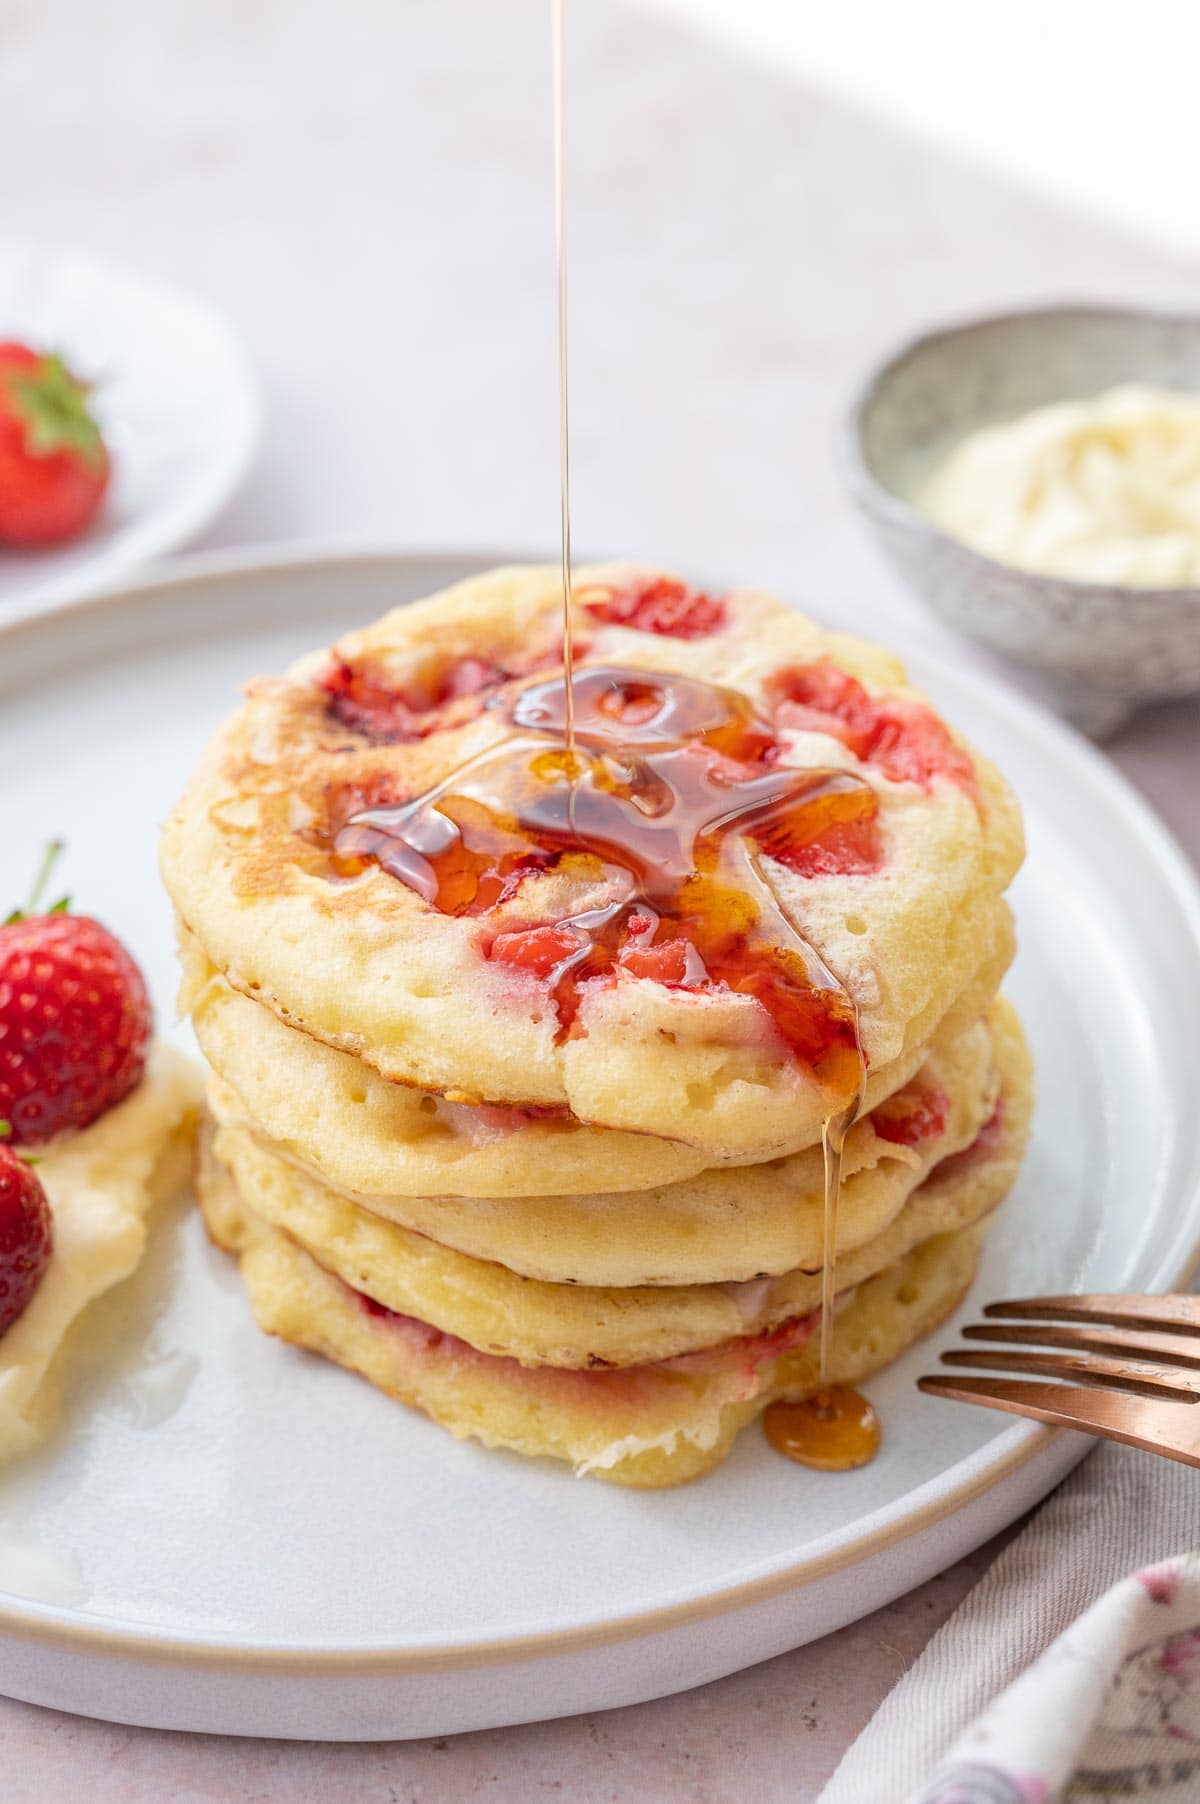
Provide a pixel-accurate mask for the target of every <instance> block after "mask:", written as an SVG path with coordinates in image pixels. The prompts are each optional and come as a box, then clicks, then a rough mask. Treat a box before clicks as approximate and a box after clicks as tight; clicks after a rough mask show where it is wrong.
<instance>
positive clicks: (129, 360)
mask: <svg viewBox="0 0 1200 1804" xmlns="http://www.w3.org/2000/svg"><path fill="white" fill-rule="evenodd" d="M5 338H20V339H28V340H29V341H30V342H31V343H33V344H34V345H36V346H38V347H40V348H44V349H47V350H55V351H60V352H61V353H62V354H63V356H64V357H65V358H66V360H67V362H68V363H69V364H70V365H71V367H72V368H73V369H74V370H75V371H76V373H77V374H78V375H79V376H81V377H83V378H84V379H85V380H87V381H89V382H92V383H94V384H95V392H94V395H93V402H94V405H95V409H96V413H97V416H98V418H99V420H100V424H101V427H102V429H103V432H104V436H105V439H106V441H107V443H108V446H109V449H110V451H111V452H112V458H113V480H112V484H111V487H110V489H109V492H108V494H107V496H106V497H105V502H104V508H103V511H102V513H101V514H100V516H99V518H98V519H97V520H96V523H95V525H94V526H93V527H92V528H91V529H90V530H89V531H88V532H86V533H85V534H84V535H83V536H82V538H80V539H78V540H76V541H74V542H73V543H71V544H69V545H65V546H63V547H62V548H61V549H56V550H47V551H41V552H14V551H8V550H0V620H3V619H5V618H6V617H10V616H12V615H13V614H15V613H17V612H18V611H20V612H24V611H25V609H26V608H27V607H28V606H30V605H32V606H36V607H38V608H46V607H49V606H52V605H55V604H61V603H62V602H63V601H65V600H68V599H69V598H70V597H72V596H75V595H80V594H83V593H84V591H85V590H88V589H97V588H99V587H100V586H101V585H102V584H104V583H111V582H113V581H114V580H115V579H116V578H117V577H118V576H119V575H121V574H122V573H123V572H124V571H126V570H130V569H132V568H133V567H134V565H136V564H141V563H145V562H147V561H148V560H149V559H150V558H155V557H161V556H162V555H163V554H164V553H165V552H168V551H173V550H175V549H176V548H177V547H178V546H180V545H185V544H186V543H187V542H188V540H189V539H192V538H194V537H195V536H196V534H197V533H198V532H200V531H201V529H202V528H203V527H205V526H206V525H207V524H208V522H209V521H210V520H211V519H213V518H214V516H215V515H216V514H217V513H218V512H219V511H220V509H221V508H222V507H223V506H224V504H225V502H226V501H227V500H228V499H229V497H230V496H231V494H232V493H233V491H234V489H235V488H236V487H237V485H238V483H239V482H240V481H241V479H242V477H243V476H244V474H245V472H246V470H247V468H248V466H249V463H250V460H251V458H252V457H253V455H254V451H255V447H256V445H257V443H258V436H259V425H260V419H259V402H258V390H257V384H256V382H255V378H254V373H253V370H252V369H251V366H250V362H249V359H248V357H247V355H246V352H245V350H244V349H243V347H242V345H241V343H240V342H239V340H238V339H237V338H236V337H235V335H234V333H233V332H232V330H231V329H230V327H229V326H228V325H227V324H226V323H225V321H224V320H223V319H222V318H221V316H220V314H218V313H217V312H215V311H214V309H213V308H211V307H209V306H208V305H207V304H206V303H205V302H204V301H201V300H199V299H198V298H197V297H196V296H194V295H187V294H181V293H179V292H178V291H177V290H175V289H172V288H168V287H166V286H164V285H162V284H161V283H159V282H156V281H152V280H151V279H150V278H149V277H146V276H143V275H140V274H138V273H137V272H136V271H135V270H132V269H126V268H122V267H121V266H119V265H117V264H114V263H108V262H101V261H100V260H99V259H97V258H94V257H91V256H88V255H86V254H84V253H82V252H77V251H63V250H57V249H53V248H51V247H50V246H48V245H39V244H29V243H22V242H12V241H0V339H5Z"/></svg>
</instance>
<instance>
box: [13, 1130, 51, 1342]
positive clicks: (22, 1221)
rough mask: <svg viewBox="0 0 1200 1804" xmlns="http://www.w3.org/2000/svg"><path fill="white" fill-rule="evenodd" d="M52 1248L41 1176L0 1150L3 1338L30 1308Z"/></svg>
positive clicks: (21, 1160) (49, 1217)
mask: <svg viewBox="0 0 1200 1804" xmlns="http://www.w3.org/2000/svg"><path fill="white" fill-rule="evenodd" d="M4 1125H6V1124H4V1123H0V1127H2V1126H4ZM53 1248H54V1223H53V1221H52V1219H51V1216H50V1205H49V1203H48V1202H47V1201H46V1192H45V1191H44V1190H43V1189H42V1186H41V1182H40V1180H39V1178H38V1175H37V1173H36V1172H35V1171H34V1169H33V1167H32V1166H30V1165H27V1164H26V1163H25V1161H24V1159H19V1158H18V1157H17V1155H16V1153H14V1152H12V1151H10V1149H9V1148H8V1147H7V1146H2V1145H0V1335H2V1334H4V1332H5V1331H6V1330H7V1329H9V1328H11V1327H12V1325H13V1323H14V1322H15V1321H16V1319H17V1317H18V1316H19V1315H21V1314H22V1313H23V1311H24V1310H25V1309H26V1307H27V1306H28V1304H29V1301H30V1298H31V1297H32V1296H33V1293H34V1291H35V1290H36V1289H37V1287H38V1285H39V1284H40V1283H41V1281H42V1274H43V1273H44V1272H45V1270H46V1267H47V1265H48V1264H49V1263H50V1254H51V1252H52V1251H53Z"/></svg>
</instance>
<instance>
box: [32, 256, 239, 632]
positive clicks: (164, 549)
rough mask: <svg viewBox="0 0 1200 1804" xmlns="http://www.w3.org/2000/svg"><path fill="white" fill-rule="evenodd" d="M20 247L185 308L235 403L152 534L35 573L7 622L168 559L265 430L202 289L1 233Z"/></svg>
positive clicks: (234, 344)
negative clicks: (208, 335) (195, 476)
mask: <svg viewBox="0 0 1200 1804" xmlns="http://www.w3.org/2000/svg"><path fill="white" fill-rule="evenodd" d="M22 253H26V254H31V255H36V256H39V257H45V258H48V259H60V260H62V261H64V262H67V261H70V262H72V263H75V264H78V265H81V266H83V267H84V268H85V269H86V270H87V272H88V274H89V276H91V275H94V276H95V277H96V279H97V280H98V281H100V282H102V283H103V282H107V281H109V280H110V279H111V280H114V281H116V282H119V283H133V284H136V285H137V286H138V287H139V288H141V289H143V290H145V291H146V292H147V293H149V294H150V295H152V296H154V297H155V298H161V299H162V300H163V301H164V302H165V303H167V304H169V305H170V306H172V307H178V308H185V309H188V310H190V311H191V312H192V313H193V314H195V315H196V316H198V317H200V318H202V319H203V320H204V321H205V322H206V323H207V325H208V327H209V328H210V329H211V331H212V333H213V337H214V342H217V343H219V344H220V347H221V349H222V352H223V354H224V356H225V358H226V360H227V363H228V367H229V370H230V373H231V376H232V378H233V380H232V381H231V384H230V387H229V391H228V392H229V395H230V397H232V398H234V399H235V400H236V402H237V417H236V420H235V422H234V426H233V427H232V428H231V430H230V431H229V432H228V433H227V434H226V435H225V439H224V441H223V444H222V446H221V447H220V449H219V451H218V452H217V453H216V454H214V456H213V457H212V458H211V460H210V461H209V463H208V465H207V466H206V467H205V468H203V469H202V470H201V476H200V480H199V481H197V483H196V484H195V488H194V492H192V494H191V499H190V502H189V503H188V504H187V505H186V506H185V507H183V508H182V510H181V508H180V505H179V503H178V502H177V501H176V502H171V503H168V505H167V506H166V507H165V508H162V509H160V510H159V513H160V516H161V518H160V528H159V531H158V533H157V534H154V533H152V534H151V535H150V537H149V539H148V540H146V539H143V540H142V541H141V542H140V543H139V544H135V545H134V546H132V547H130V548H128V549H127V550H126V551H124V552H121V551H120V550H119V549H117V550H114V548H113V546H111V545H110V546H109V547H107V548H106V547H104V546H103V545H101V546H98V547H97V549H96V552H95V554H94V556H92V555H89V556H87V557H84V558H83V559H82V560H81V562H80V564H79V565H78V566H77V568H76V569H75V570H73V571H71V572H68V573H65V574H62V575H59V576H58V577H55V576H54V575H47V576H46V577H45V578H35V579H34V580H33V581H32V582H31V583H30V585H29V591H28V598H27V599H22V598H21V597H19V596H18V597H15V598H13V599H12V600H10V601H8V602H5V603H3V604H0V605H2V606H3V610H4V611H3V613H2V614H0V621H2V622H3V624H4V625H5V626H8V625H9V623H10V622H15V621H18V620H27V619H29V618H32V617H35V616H39V615H43V614H51V613H59V612H63V611H66V610H69V609H70V608H72V607H73V606H74V605H75V604H76V602H78V601H80V600H82V599H84V598H85V597H87V596H90V595H92V594H100V593H105V594H107V593H108V591H109V589H110V588H112V587H115V586H117V585H120V584H122V583H124V582H126V581H129V580H131V579H133V580H136V573H137V572H138V571H139V570H140V569H142V568H144V567H145V566H147V565H148V564H149V563H150V562H151V560H154V561H157V560H160V559H163V560H165V559H167V558H169V557H170V556H171V554H172V552H173V551H175V550H176V549H177V548H178V547H180V546H183V545H186V544H187V542H188V541H189V540H190V539H193V538H195V537H196V535H197V534H199V533H201V532H203V531H204V530H205V529H206V528H207V527H208V526H210V525H211V524H212V523H213V521H214V520H215V519H217V517H218V516H219V515H220V513H221V511H222V509H223V508H224V507H225V506H226V505H227V504H228V503H229V502H230V501H231V500H232V499H233V496H234V494H235V493H236V492H237V490H238V488H239V487H240V485H241V483H242V482H243V481H244V479H245V478H246V476H247V475H248V474H249V471H250V469H251V466H252V465H253V463H254V460H255V457H256V455H257V453H258V451H259V448H260V446H261V444H262V437H263V429H264V408H263V396H262V385H261V383H260V380H259V376H258V372H257V369H256V367H255V363H254V360H253V358H252V357H251V355H250V350H249V346H248V344H247V342H246V340H245V338H244V337H243V336H242V334H241V332H239V330H238V328H237V327H236V325H235V324H234V322H233V320H232V319H231V318H230V317H229V315H228V314H227V313H226V312H225V310H224V308H222V307H221V306H219V305H218V304H217V303H216V302H214V301H212V300H210V299H209V297H208V296H207V295H206V294H202V293H200V292H199V291H198V290H195V289H191V288H188V287H187V286H186V285H184V284H182V283H179V282H175V281H173V280H172V279H171V278H169V277H162V276H160V275H159V274H158V273H157V271H155V270H153V269H150V270H146V269H143V268H142V266H141V265H140V264H138V263H132V262H129V261H127V260H126V259H125V258H122V257H110V256H107V255H105V254H102V253H99V252H95V251H93V250H92V249H91V248H90V246H88V245H74V244H64V243H61V242H58V241H55V240H51V239H44V238H39V237H30V236H22V235H14V236H7V235H6V236H4V237H2V238H0V257H4V256H7V255H9V254H13V255H15V256H20V255H21V254H22Z"/></svg>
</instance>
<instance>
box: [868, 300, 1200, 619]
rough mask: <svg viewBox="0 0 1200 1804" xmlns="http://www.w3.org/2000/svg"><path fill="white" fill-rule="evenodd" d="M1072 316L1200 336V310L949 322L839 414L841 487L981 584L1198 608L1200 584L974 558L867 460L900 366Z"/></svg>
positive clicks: (872, 379) (1073, 307)
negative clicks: (995, 332)
mask: <svg viewBox="0 0 1200 1804" xmlns="http://www.w3.org/2000/svg"><path fill="white" fill-rule="evenodd" d="M1071 316H1075V317H1079V316H1084V317H1086V318H1090V319H1113V320H1126V321H1151V322H1157V323H1159V324H1160V325H1164V326H1178V327H1180V328H1181V329H1182V328H1190V329H1191V330H1193V331H1195V332H1196V333H1197V334H1200V311H1196V312H1187V311H1184V310H1182V309H1175V308H1170V307H1139V306H1136V305H1128V304H1123V303H1120V302H1111V303H1108V302H1103V301H1049V302H1031V303H1030V304H1029V305H1028V306H1022V307H1007V308H1001V309H999V310H998V311H996V312H994V313H980V314H972V315H968V316H966V317H960V318H957V319H953V320H948V321H946V322H944V323H943V324H941V325H934V326H930V327H926V328H925V329H924V330H922V331H919V332H913V333H910V334H909V335H908V336H907V337H905V338H904V339H902V340H901V341H900V343H899V344H898V345H897V346H896V347H895V348H894V349H892V350H890V351H887V352H885V354H884V355H883V356H881V357H878V358H877V359H876V360H875V361H874V362H873V363H872V364H871V365H870V366H869V367H868V369H867V371H866V374H865V375H864V376H863V377H862V379H861V380H860V382H859V383H858V385H857V387H856V388H855V389H854V391H853V393H852V395H851V398H850V402H849V405H848V406H847V407H846V408H845V410H844V412H843V414H842V419H841V425H840V428H839V432H838V463H839V466H840V468H841V473H842V478H843V481H844V482H845V484H846V487H847V488H848V489H849V491H850V494H851V496H852V497H853V499H854V500H855V501H856V502H857V503H858V504H859V506H860V507H862V508H863V509H864V511H867V512H868V513H870V514H873V515H875V516H882V517H883V518H884V519H886V520H887V521H888V522H889V523H890V524H892V525H894V526H897V527H900V528H902V529H903V530H904V531H906V532H908V533H909V534H910V535H911V534H914V533H915V534H917V535H919V536H920V537H922V538H924V539H925V540H926V541H927V542H928V543H930V544H932V545H944V546H948V547H950V548H951V549H952V551H953V553H954V554H955V555H956V556H957V557H958V558H960V559H961V560H962V562H963V563H965V565H966V566H967V569H968V571H969V570H970V569H971V568H972V567H974V568H975V569H976V570H978V572H979V574H980V576H981V577H988V576H995V575H996V574H998V573H999V574H1003V575H1004V576H1005V577H1007V578H1009V579H1016V580H1017V581H1018V582H1020V583H1021V584H1023V585H1024V586H1025V587H1026V588H1028V589H1030V590H1031V591H1032V590H1038V591H1042V592H1046V591H1051V590H1061V591H1063V592H1064V593H1065V594H1067V595H1070V596H1073V597H1077V598H1078V599H1080V600H1082V601H1092V602H1100V601H1104V600H1107V599H1108V598H1109V597H1112V596H1116V595H1119V596H1120V597H1121V598H1122V601H1123V602H1127V603H1128V604H1130V605H1132V606H1135V607H1136V606H1139V605H1142V606H1144V607H1145V608H1147V609H1150V608H1162V607H1167V606H1170V605H1172V604H1181V605H1183V606H1185V607H1186V606H1188V605H1189V604H1190V605H1195V606H1197V607H1200V584H1197V583H1172V584H1170V585H1167V586H1165V587H1150V586H1147V585H1145V584H1137V583H1120V582H1092V581H1089V580H1087V579H1085V578H1083V577H1077V576H1053V575H1051V574H1050V572H1049V571H1045V570H1029V569H1026V568H1025V567H1024V566H1023V565H1021V564H1013V563H1009V562H1007V561H1006V560H1005V559H1003V558H995V557H991V556H990V555H989V554H988V553H987V552H985V551H977V550H976V549H975V547H974V546H973V545H968V544H967V542H966V540H965V539H960V538H957V537H956V536H955V534H954V533H952V532H948V531H947V530H946V528H945V527H944V526H939V524H938V523H937V521H936V520H934V519H933V518H932V517H931V516H930V515H929V514H927V513H925V511H924V510H923V509H922V508H920V507H918V506H917V505H916V504H915V503H914V502H911V501H906V500H905V499H904V497H903V496H902V495H899V494H897V492H896V490H895V489H892V488H889V486H888V485H887V483H885V482H884V481H883V480H882V479H881V478H880V477H879V476H877V475H876V474H875V471H874V470H873V469H872V468H871V465H870V464H869V463H868V461H867V458H866V456H865V454H864V450H863V429H864V425H865V422H866V418H867V415H868V413H869V411H870V409H871V407H872V406H873V405H874V403H875V401H876V399H877V397H878V394H879V390H880V389H881V387H882V386H883V383H884V381H885V380H886V378H887V377H888V376H890V375H891V373H892V371H893V370H894V369H896V368H898V366H899V365H900V364H902V363H904V362H906V361H907V360H908V359H909V358H910V357H914V356H915V355H916V354H917V353H918V352H920V351H923V350H925V349H926V348H927V347H928V346H930V345H934V344H937V343H938V342H939V341H940V340H942V339H947V338H960V337H966V336H967V335H968V334H970V333H972V332H975V331H984V330H986V329H987V328H989V327H997V326H1007V325H1013V324H1016V323H1017V322H1018V321H1021V320H1037V319H1062V318H1069V317H1071ZM1197 392H1198V393H1200V391H1197ZM1185 598H1186V599H1185Z"/></svg>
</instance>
